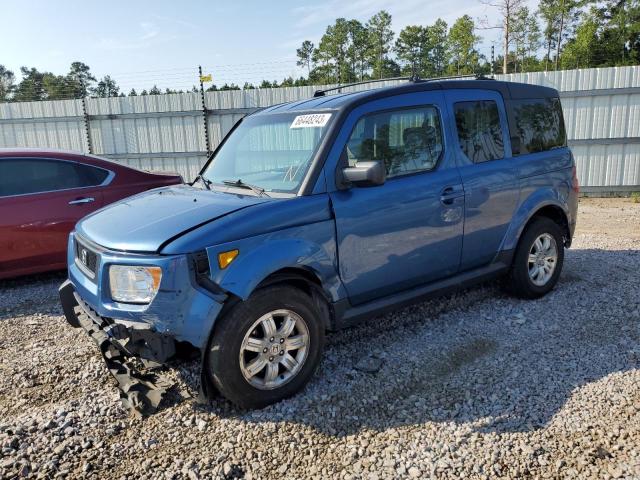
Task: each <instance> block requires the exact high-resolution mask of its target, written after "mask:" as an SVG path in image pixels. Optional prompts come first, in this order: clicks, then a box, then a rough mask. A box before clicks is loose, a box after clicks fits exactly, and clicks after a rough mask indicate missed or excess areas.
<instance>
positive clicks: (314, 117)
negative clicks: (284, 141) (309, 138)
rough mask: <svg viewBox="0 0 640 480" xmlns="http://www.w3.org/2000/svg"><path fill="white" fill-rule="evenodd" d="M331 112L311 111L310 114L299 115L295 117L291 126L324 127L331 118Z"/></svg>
mask: <svg viewBox="0 0 640 480" xmlns="http://www.w3.org/2000/svg"><path fill="white" fill-rule="evenodd" d="M330 118H331V114H330V113H311V114H309V115H298V116H297V117H296V118H294V119H293V123H292V124H291V127H290V128H316V127H324V126H325V125H326V124H327V122H328V121H329V119H330Z"/></svg>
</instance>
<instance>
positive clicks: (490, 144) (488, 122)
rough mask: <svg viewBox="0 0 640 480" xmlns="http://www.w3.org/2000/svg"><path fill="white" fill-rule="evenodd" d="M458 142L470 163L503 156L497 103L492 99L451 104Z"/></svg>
mask: <svg viewBox="0 0 640 480" xmlns="http://www.w3.org/2000/svg"><path fill="white" fill-rule="evenodd" d="M453 107H454V112H455V117H456V128H457V130H458V141H459V142H460V148H461V149H462V152H463V153H464V154H465V155H466V156H467V158H469V160H471V161H472V162H473V163H482V162H488V161H490V160H498V159H500V158H504V143H503V139H502V128H501V127H500V114H499V113H498V105H497V104H496V102H494V101H493V100H482V101H474V102H458V103H456V104H454V106H453Z"/></svg>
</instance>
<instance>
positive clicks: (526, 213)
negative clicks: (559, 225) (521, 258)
mask: <svg viewBox="0 0 640 480" xmlns="http://www.w3.org/2000/svg"><path fill="white" fill-rule="evenodd" d="M546 207H554V208H555V209H558V210H559V211H561V212H562V215H563V217H564V222H565V223H566V224H567V225H568V218H569V211H568V209H567V207H566V206H565V204H564V202H563V201H562V199H560V198H558V192H557V191H555V190H553V189H552V188H545V189H540V190H537V191H536V192H534V193H533V194H532V195H530V196H529V197H528V198H527V199H526V200H525V201H524V202H522V203H521V204H520V206H519V207H518V210H517V211H516V213H515V214H514V215H513V218H512V219H511V223H510V224H509V228H508V229H507V233H506V234H505V238H504V241H503V245H502V250H506V251H509V250H514V249H515V248H516V247H517V246H518V242H519V241H520V237H521V236H522V232H524V229H525V228H526V226H527V225H528V224H529V222H530V221H531V219H532V218H533V217H535V216H536V215H537V214H538V212H540V210H542V209H543V208H546Z"/></svg>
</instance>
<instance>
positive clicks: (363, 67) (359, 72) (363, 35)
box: [347, 20, 369, 80]
mask: <svg viewBox="0 0 640 480" xmlns="http://www.w3.org/2000/svg"><path fill="white" fill-rule="evenodd" d="M347 29H348V34H349V46H348V48H347V59H348V62H349V65H350V69H351V71H352V72H353V74H354V75H355V76H356V77H357V79H358V80H362V79H363V78H364V74H365V72H366V71H367V69H368V68H369V64H368V61H367V52H368V49H369V35H368V32H367V29H366V28H365V26H364V25H362V23H360V22H359V21H358V20H349V22H348V25H347Z"/></svg>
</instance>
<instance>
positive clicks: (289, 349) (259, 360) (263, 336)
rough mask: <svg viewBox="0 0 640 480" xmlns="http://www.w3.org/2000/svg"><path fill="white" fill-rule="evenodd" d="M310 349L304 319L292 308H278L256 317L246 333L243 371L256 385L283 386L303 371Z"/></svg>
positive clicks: (257, 386) (261, 388) (243, 346)
mask: <svg viewBox="0 0 640 480" xmlns="http://www.w3.org/2000/svg"><path fill="white" fill-rule="evenodd" d="M308 350H309V329H308V328H307V324H306V322H305V321H304V319H303V318H302V317H301V316H300V315H298V314H297V313H295V312H293V311H291V310H285V309H282V310H274V311H272V312H269V313H267V314H265V315H263V316H261V317H260V318H259V319H258V320H256V321H255V322H254V323H253V325H252V326H251V328H250V329H249V330H248V331H247V333H246V334H245V336H244V339H243V341H242V345H241V347H240V359H239V360H240V371H241V372H242V375H243V376H244V378H245V380H246V381H247V382H249V383H250V384H251V385H252V386H254V387H255V388H258V389H260V390H272V389H274V388H279V387H281V386H282V385H284V384H285V383H287V382H289V381H290V380H291V379H292V378H293V377H295V376H296V375H297V374H298V373H299V372H300V370H301V369H302V366H303V365H304V362H305V360H306V358H307V352H308Z"/></svg>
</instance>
